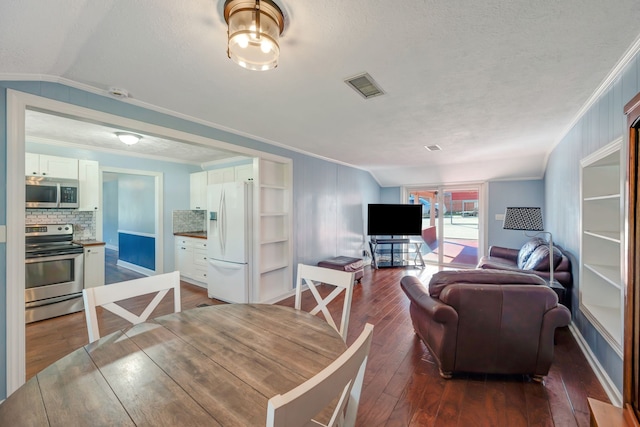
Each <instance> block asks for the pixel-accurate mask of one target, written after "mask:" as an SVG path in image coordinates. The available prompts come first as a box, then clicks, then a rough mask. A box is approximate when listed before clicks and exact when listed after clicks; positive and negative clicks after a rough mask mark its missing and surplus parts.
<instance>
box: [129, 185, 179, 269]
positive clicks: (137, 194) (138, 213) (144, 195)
mask: <svg viewBox="0 0 640 427" xmlns="http://www.w3.org/2000/svg"><path fill="white" fill-rule="evenodd" d="M155 188H156V186H155V178H154V177H151V176H143V175H129V174H118V228H119V229H120V230H126V231H135V232H138V233H147V234H155V232H156V230H155V228H156V222H155V211H156V203H155V191H156V190H155ZM187 188H188V187H187ZM172 243H173V242H172ZM154 269H155V267H154Z"/></svg>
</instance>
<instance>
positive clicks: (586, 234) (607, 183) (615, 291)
mask: <svg viewBox="0 0 640 427" xmlns="http://www.w3.org/2000/svg"><path fill="white" fill-rule="evenodd" d="M621 147H622V138H618V139H617V140H616V141H614V142H612V143H610V144H608V145H607V146H605V147H603V148H602V149H600V150H598V151H597V152H595V153H593V154H591V155H590V156H588V157H586V158H585V159H583V160H582V162H581V185H582V187H581V200H582V208H581V225H582V233H581V245H580V310H581V311H582V313H583V314H584V315H585V317H586V318H587V319H589V321H590V322H591V323H592V324H593V326H594V327H595V328H596V329H597V330H598V331H599V332H600V333H601V334H602V336H603V337H604V338H605V339H606V340H607V341H608V342H609V344H610V345H611V346H612V348H613V349H614V350H616V351H617V352H618V353H619V354H620V355H622V344H623V324H624V282H623V277H624V274H623V272H624V270H625V265H624V260H625V254H624V219H623V218H624V197H623V195H624V187H623V185H624V179H623V173H624V168H623V167H621V164H622V162H621V151H622V150H621Z"/></svg>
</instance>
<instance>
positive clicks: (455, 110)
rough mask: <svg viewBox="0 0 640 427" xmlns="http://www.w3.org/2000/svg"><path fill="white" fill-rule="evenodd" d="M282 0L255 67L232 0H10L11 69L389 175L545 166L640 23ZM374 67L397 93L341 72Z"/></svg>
mask: <svg viewBox="0 0 640 427" xmlns="http://www.w3.org/2000/svg"><path fill="white" fill-rule="evenodd" d="M276 2H277V3H278V4H279V5H280V6H282V8H283V10H284V11H285V13H286V15H287V25H286V28H285V33H284V34H283V37H282V39H281V60H280V64H279V66H278V68H277V69H275V70H272V71H268V72H252V71H247V70H244V69H241V68H240V67H238V66H237V65H235V64H234V63H233V62H231V61H230V60H229V59H228V58H227V57H226V27H225V25H224V21H223V19H222V16H221V11H222V5H223V3H224V1H223V0H190V1H189V2H180V3H177V2H175V1H170V0H138V1H126V0H101V1H89V0H47V1H44V0H39V1H38V0H3V1H2V2H0V79H9V78H10V79H31V78H33V79H37V78H42V76H45V78H46V79H48V80H53V81H57V80H56V79H59V81H61V82H73V83H72V84H75V85H78V86H81V87H87V86H88V87H91V88H95V89H97V90H98V91H105V92H104V93H106V90H107V89H108V88H110V87H120V88H125V89H127V90H128V91H129V93H130V95H131V98H130V100H127V101H125V102H134V103H144V104H147V105H152V106H156V107H158V108H161V109H165V110H168V111H174V112H177V113H180V114H182V115H186V116H190V117H193V118H195V119H197V120H198V121H204V122H207V123H209V124H211V125H213V126H216V127H219V128H222V129H226V130H231V131H234V132H238V133H242V134H244V135H250V136H253V137H255V138H257V139H260V140H263V141H267V142H274V143H276V144H279V145H284V146H288V147H292V148H294V149H296V150H301V151H305V152H308V153H312V154H314V155H317V156H321V157H326V158H329V159H334V160H337V161H340V162H344V163H347V164H351V165H354V166H357V167H360V168H364V169H367V170H370V171H371V172H372V174H373V175H374V176H375V177H376V179H378V181H379V182H380V183H381V184H382V185H401V184H423V183H425V184H426V183H439V182H461V181H472V180H486V179H508V178H527V177H541V176H542V174H543V171H544V166H545V161H546V157H547V155H548V153H549V152H550V150H551V149H552V148H553V146H554V145H555V143H557V141H558V140H559V138H560V137H561V136H562V134H563V132H564V131H566V130H567V127H568V126H569V125H570V124H571V123H572V121H573V120H574V119H575V117H576V115H577V114H578V112H579V110H580V109H581V107H582V106H583V105H584V104H585V102H587V100H588V99H589V97H590V96H591V95H592V94H593V92H594V91H595V90H596V88H597V87H598V86H599V85H600V84H601V82H602V81H603V80H604V79H605V77H606V76H607V75H608V73H609V72H610V71H611V69H612V68H613V67H614V65H615V64H616V63H617V61H618V60H619V59H620V58H621V57H622V56H623V54H624V53H625V51H626V50H627V49H628V48H629V47H630V46H631V45H632V44H633V43H634V41H635V40H636V39H637V37H638V27H637V22H640V8H638V4H637V0H615V1H602V0H563V1H561V2H557V1H550V0H547V1H543V0H527V1H525V0H517V1H504V0H486V1H484V2H469V1H462V0H450V1H447V2H437V1H433V0H421V1H420V0H412V1H402V2H400V1H398V2H388V1H375V0H374V1H372V0H350V1H337V0H324V1H313V2H302V1H293V0H286V1H285V0H276ZM178 4H179V6H178ZM362 72H368V73H369V74H370V75H371V76H372V77H373V78H374V79H375V80H376V81H377V82H378V84H379V85H380V86H381V87H382V89H383V90H384V91H385V92H386V95H384V96H380V97H376V98H372V99H370V100H364V99H363V98H362V97H360V96H359V95H358V94H356V93H355V92H354V91H353V90H351V89H350V88H349V87H348V86H347V85H346V84H344V83H343V80H344V79H345V78H347V77H351V76H353V75H356V74H359V73H362ZM43 137H45V138H46V136H43ZM433 144H438V145H440V146H441V147H442V151H439V152H429V151H427V150H425V149H424V147H423V146H424V145H433ZM185 151H188V150H183V152H185ZM185 154H186V153H185Z"/></svg>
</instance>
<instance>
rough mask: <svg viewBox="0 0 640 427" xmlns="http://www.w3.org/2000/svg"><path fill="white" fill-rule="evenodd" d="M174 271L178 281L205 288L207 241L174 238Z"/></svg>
mask: <svg viewBox="0 0 640 427" xmlns="http://www.w3.org/2000/svg"><path fill="white" fill-rule="evenodd" d="M175 242H176V254H175V264H176V270H178V271H180V279H182V280H184V281H185V282H189V283H192V284H194V285H198V286H201V287H203V288H206V287H207V240H206V239H200V238H196V237H184V236H176V238H175Z"/></svg>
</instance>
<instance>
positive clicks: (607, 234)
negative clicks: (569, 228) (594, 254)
mask: <svg viewBox="0 0 640 427" xmlns="http://www.w3.org/2000/svg"><path fill="white" fill-rule="evenodd" d="M583 233H584V234H586V235H587V236H591V237H596V238H598V239H603V240H608V241H610V242H614V243H620V232H613V231H589V230H584V231H583Z"/></svg>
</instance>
